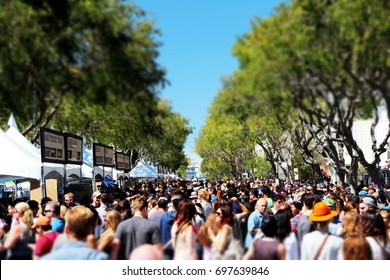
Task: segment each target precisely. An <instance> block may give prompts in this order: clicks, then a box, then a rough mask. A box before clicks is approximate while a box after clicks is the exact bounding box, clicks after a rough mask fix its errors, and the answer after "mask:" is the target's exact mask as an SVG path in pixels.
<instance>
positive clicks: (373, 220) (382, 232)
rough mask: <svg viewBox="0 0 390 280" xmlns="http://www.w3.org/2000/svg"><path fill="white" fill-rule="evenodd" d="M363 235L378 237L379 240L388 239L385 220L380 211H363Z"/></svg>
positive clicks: (361, 216)
mask: <svg viewBox="0 0 390 280" xmlns="http://www.w3.org/2000/svg"><path fill="white" fill-rule="evenodd" d="M360 221H361V222H360V223H361V230H362V236H372V237H377V238H379V240H382V241H386V240H387V239H388V237H387V232H386V226H385V222H384V221H383V218H382V216H381V215H380V214H379V213H371V212H367V213H363V214H361V215H360Z"/></svg>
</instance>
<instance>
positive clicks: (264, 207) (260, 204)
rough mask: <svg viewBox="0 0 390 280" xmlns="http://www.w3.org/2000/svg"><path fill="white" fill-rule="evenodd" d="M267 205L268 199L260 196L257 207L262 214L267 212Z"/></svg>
mask: <svg viewBox="0 0 390 280" xmlns="http://www.w3.org/2000/svg"><path fill="white" fill-rule="evenodd" d="M267 205H268V202H267V199H265V198H263V197H262V198H259V199H258V200H257V202H256V209H257V211H259V212H260V213H261V214H265V212H266V211H267Z"/></svg>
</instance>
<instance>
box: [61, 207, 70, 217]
mask: <svg viewBox="0 0 390 280" xmlns="http://www.w3.org/2000/svg"><path fill="white" fill-rule="evenodd" d="M67 211H68V207H66V206H65V205H61V206H60V218H63V219H64V218H65V214H66V212H67Z"/></svg>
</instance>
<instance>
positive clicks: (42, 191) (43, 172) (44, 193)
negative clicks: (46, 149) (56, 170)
mask: <svg viewBox="0 0 390 280" xmlns="http://www.w3.org/2000/svg"><path fill="white" fill-rule="evenodd" d="M41 195H42V198H44V197H46V186H45V164H44V163H43V162H42V166H41Z"/></svg>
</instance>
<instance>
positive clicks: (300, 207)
mask: <svg viewBox="0 0 390 280" xmlns="http://www.w3.org/2000/svg"><path fill="white" fill-rule="evenodd" d="M292 205H294V207H295V208H296V209H298V210H299V211H301V210H302V203H300V202H299V201H294V202H293V203H292Z"/></svg>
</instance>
